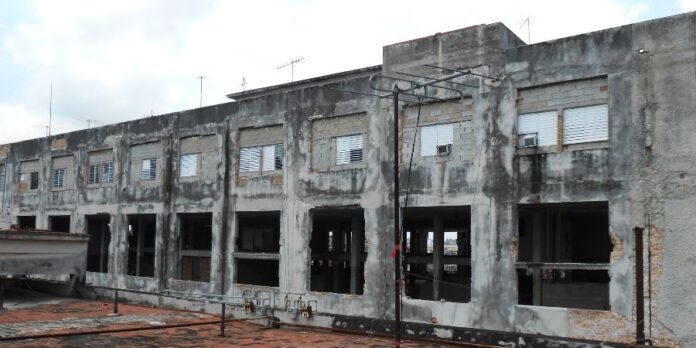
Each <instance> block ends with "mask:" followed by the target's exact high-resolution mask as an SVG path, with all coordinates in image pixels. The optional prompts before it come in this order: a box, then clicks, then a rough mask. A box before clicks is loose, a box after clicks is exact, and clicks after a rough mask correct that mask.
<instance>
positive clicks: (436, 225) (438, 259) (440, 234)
mask: <svg viewBox="0 0 696 348" xmlns="http://www.w3.org/2000/svg"><path fill="white" fill-rule="evenodd" d="M444 237H445V231H444V226H443V224H442V218H441V217H440V215H435V218H434V219H433V279H434V280H433V300H434V301H439V300H440V281H441V280H442V261H443V260H442V253H443V251H444Z"/></svg>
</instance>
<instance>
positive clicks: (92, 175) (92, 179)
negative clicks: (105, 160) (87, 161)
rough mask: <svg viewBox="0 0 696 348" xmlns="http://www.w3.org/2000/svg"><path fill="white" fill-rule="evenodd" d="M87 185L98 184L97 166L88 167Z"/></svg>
mask: <svg viewBox="0 0 696 348" xmlns="http://www.w3.org/2000/svg"><path fill="white" fill-rule="evenodd" d="M87 183H89V184H98V183H99V165H98V164H91V165H90V166H89V180H88V182H87Z"/></svg>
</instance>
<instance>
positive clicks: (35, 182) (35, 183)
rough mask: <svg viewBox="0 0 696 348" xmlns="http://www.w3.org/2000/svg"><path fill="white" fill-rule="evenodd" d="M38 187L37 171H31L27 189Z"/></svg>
mask: <svg viewBox="0 0 696 348" xmlns="http://www.w3.org/2000/svg"><path fill="white" fill-rule="evenodd" d="M38 188H39V172H31V179H30V182H29V189H30V190H36V189H38Z"/></svg>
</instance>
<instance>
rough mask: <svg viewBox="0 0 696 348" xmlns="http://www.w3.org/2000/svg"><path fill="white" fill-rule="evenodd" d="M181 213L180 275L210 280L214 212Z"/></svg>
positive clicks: (190, 278)
mask: <svg viewBox="0 0 696 348" xmlns="http://www.w3.org/2000/svg"><path fill="white" fill-rule="evenodd" d="M178 215H179V233H180V236H179V257H180V259H179V277H180V279H182V280H193V281H201V282H208V281H210V256H211V252H212V244H213V242H212V235H213V227H212V226H213V214H212V213H196V214H178Z"/></svg>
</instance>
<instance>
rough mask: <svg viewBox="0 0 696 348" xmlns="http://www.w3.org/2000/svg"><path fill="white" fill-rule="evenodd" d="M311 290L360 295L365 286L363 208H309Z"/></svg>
mask: <svg viewBox="0 0 696 348" xmlns="http://www.w3.org/2000/svg"><path fill="white" fill-rule="evenodd" d="M312 217H313V220H312V221H313V223H312V239H311V241H310V247H311V249H312V261H311V270H312V272H311V273H312V274H311V291H323V292H334V293H342V294H359V295H362V293H363V287H364V285H365V260H366V258H367V248H366V247H365V218H364V212H363V209H357V208H317V209H312Z"/></svg>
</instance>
